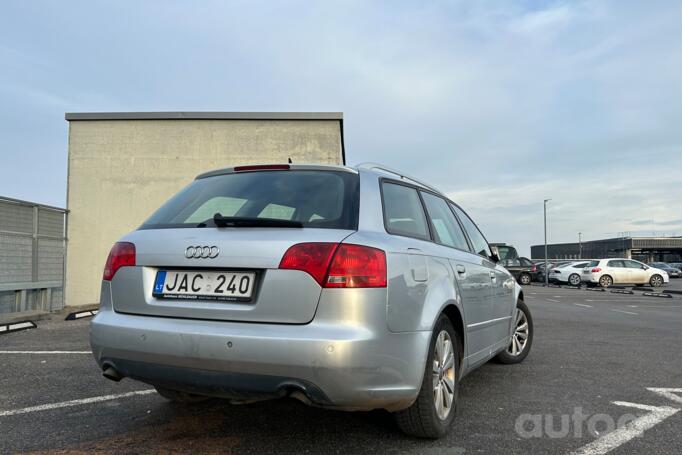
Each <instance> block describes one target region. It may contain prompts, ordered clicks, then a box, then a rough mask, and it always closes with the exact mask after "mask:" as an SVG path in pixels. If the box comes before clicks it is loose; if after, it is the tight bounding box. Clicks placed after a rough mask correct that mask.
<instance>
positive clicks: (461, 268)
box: [457, 264, 467, 275]
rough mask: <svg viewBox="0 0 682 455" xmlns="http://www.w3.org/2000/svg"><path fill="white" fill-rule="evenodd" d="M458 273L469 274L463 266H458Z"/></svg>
mask: <svg viewBox="0 0 682 455" xmlns="http://www.w3.org/2000/svg"><path fill="white" fill-rule="evenodd" d="M457 273H459V274H460V275H464V274H465V273H467V269H465V268H464V266H463V265H459V264H457Z"/></svg>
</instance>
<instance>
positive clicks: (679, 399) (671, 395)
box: [647, 387, 682, 404]
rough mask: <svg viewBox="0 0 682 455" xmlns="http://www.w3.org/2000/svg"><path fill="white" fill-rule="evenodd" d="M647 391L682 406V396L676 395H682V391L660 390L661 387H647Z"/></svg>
mask: <svg viewBox="0 0 682 455" xmlns="http://www.w3.org/2000/svg"><path fill="white" fill-rule="evenodd" d="M647 390H648V391H650V392H654V393H657V394H659V395H661V396H664V397H666V398H668V399H670V400H673V401H674V402H676V403H680V404H682V396H680V395H676V394H678V393H681V394H682V389H665V388H660V387H647Z"/></svg>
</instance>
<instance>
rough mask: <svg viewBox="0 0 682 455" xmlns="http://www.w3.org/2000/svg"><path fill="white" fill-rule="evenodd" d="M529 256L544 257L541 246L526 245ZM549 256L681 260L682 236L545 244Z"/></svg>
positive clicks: (557, 257)
mask: <svg viewBox="0 0 682 455" xmlns="http://www.w3.org/2000/svg"><path fill="white" fill-rule="evenodd" d="M530 254H531V257H532V258H533V259H542V258H544V257H545V246H544V245H533V246H531V247H530ZM547 256H548V257H549V258H551V259H579V258H594V259H598V258H612V257H619V258H622V257H624V258H629V259H635V260H638V261H642V262H682V237H616V238H612V239H603V240H590V241H587V242H581V243H555V244H548V245H547Z"/></svg>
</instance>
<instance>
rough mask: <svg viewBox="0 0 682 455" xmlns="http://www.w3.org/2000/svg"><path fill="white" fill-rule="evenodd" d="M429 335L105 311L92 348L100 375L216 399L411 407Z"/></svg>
mask: <svg viewBox="0 0 682 455" xmlns="http://www.w3.org/2000/svg"><path fill="white" fill-rule="evenodd" d="M430 336H431V334H430V332H408V333H391V332H388V330H387V329H386V328H385V319H384V323H383V327H382V328H381V329H372V328H370V327H367V326H362V325H358V324H356V323H354V321H348V324H347V325H344V324H337V325H330V324H327V323H325V322H323V321H318V322H316V321H313V322H312V323H310V324H307V325H277V324H254V323H232V322H223V321H204V320H190V319H174V318H162V317H154V316H138V315H128V314H122V313H116V312H114V311H112V310H111V309H110V308H106V307H105V308H103V309H102V310H101V311H100V313H99V314H98V315H97V316H96V317H95V318H94V319H93V321H92V325H91V332H90V341H91V345H92V350H93V354H94V356H95V359H96V360H97V363H98V364H99V365H100V367H102V366H105V365H111V366H113V367H114V368H116V369H117V370H118V371H119V372H120V373H121V374H122V375H123V376H127V377H130V378H133V379H137V380H140V381H143V382H147V383H149V384H153V385H161V386H165V387H168V388H173V389H176V390H184V391H188V392H194V393H199V394H205V395H210V396H218V397H224V398H232V399H238V400H241V399H259V398H270V397H278V396H283V395H287V394H288V393H291V392H292V391H294V390H297V391H300V392H302V393H304V394H305V395H306V397H307V398H308V400H310V402H311V403H312V404H314V405H319V406H323V407H330V408H338V409H344V410H371V409H377V408H384V409H387V410H389V411H395V410H399V409H404V408H406V407H408V406H409V405H410V404H411V403H412V402H413V401H414V400H415V399H416V396H417V394H418V391H419V388H420V387H421V380H422V376H423V371H424V369H423V368H424V363H425V361H426V360H425V356H426V352H427V350H428V344H429V341H430Z"/></svg>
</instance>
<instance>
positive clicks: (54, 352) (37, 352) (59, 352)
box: [0, 351, 92, 354]
mask: <svg viewBox="0 0 682 455" xmlns="http://www.w3.org/2000/svg"><path fill="white" fill-rule="evenodd" d="M0 354H92V351H0Z"/></svg>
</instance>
